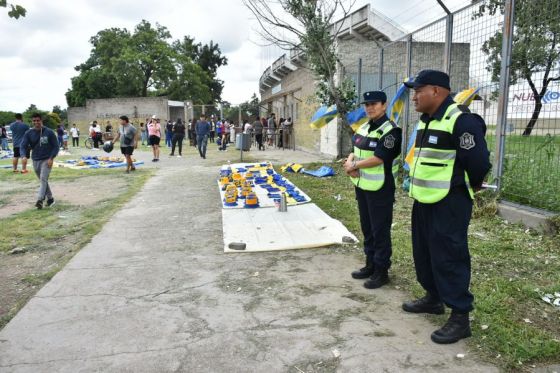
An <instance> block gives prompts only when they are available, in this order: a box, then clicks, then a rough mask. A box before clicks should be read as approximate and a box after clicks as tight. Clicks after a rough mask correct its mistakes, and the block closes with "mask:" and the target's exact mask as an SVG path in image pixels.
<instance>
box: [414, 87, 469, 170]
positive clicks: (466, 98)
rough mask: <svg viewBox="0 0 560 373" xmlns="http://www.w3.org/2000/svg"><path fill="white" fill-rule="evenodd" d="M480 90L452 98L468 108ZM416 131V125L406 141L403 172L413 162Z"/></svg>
mask: <svg viewBox="0 0 560 373" xmlns="http://www.w3.org/2000/svg"><path fill="white" fill-rule="evenodd" d="M479 89H480V88H476V89H475V88H467V89H465V90H463V91H461V92H459V93H457V94H456V95H455V97H454V98H453V100H454V101H455V102H456V103H458V104H460V105H465V106H469V105H470V104H471V102H473V100H474V98H475V97H476V94H477V93H478V91H479ZM417 129H418V124H416V126H414V131H412V134H411V135H410V138H409V139H408V148H407V149H408V151H407V152H406V157H405V158H404V162H405V163H404V166H403V167H404V169H405V170H407V171H408V170H410V166H411V165H412V162H413V161H414V149H415V148H416V146H415V144H416V133H417Z"/></svg>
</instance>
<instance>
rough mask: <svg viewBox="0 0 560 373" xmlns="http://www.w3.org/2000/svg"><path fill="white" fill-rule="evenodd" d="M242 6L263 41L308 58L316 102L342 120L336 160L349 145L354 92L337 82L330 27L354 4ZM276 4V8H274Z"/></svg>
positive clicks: (258, 1)
mask: <svg viewBox="0 0 560 373" xmlns="http://www.w3.org/2000/svg"><path fill="white" fill-rule="evenodd" d="M243 3H244V4H245V6H246V7H247V8H249V10H250V11H251V12H252V13H253V14H254V16H255V17H256V19H257V21H258V23H259V25H260V28H261V32H260V33H261V36H262V37H263V38H264V39H265V40H267V41H268V42H270V43H272V44H274V45H277V46H279V47H281V48H283V49H286V50H296V51H300V52H302V53H303V54H304V55H305V56H306V57H307V61H308V63H309V68H310V69H311V71H312V72H313V73H314V74H315V76H316V78H317V79H318V81H319V84H318V85H317V98H318V100H319V101H320V103H321V104H323V105H327V106H329V105H333V104H334V105H336V107H337V110H338V115H339V117H340V119H341V120H342V123H343V124H342V126H341V127H342V130H341V131H339V144H340V146H339V150H338V153H339V154H338V155H339V157H340V156H342V155H343V153H344V152H345V150H346V149H343V147H342V144H343V143H349V139H350V137H351V133H352V130H351V128H350V126H348V125H347V122H346V114H347V113H348V112H349V111H350V110H352V109H353V108H354V106H355V102H356V92H355V89H354V84H353V83H352V81H350V80H349V79H337V73H338V71H337V65H338V64H339V63H340V60H339V58H338V55H337V51H336V38H337V35H338V32H339V30H338V29H336V28H335V26H334V25H333V23H334V17H335V15H336V16H340V17H341V18H345V17H346V16H347V15H348V14H349V12H350V9H351V8H352V6H353V5H354V3H355V0H278V1H276V2H274V3H271V2H269V1H266V0H243ZM275 4H276V5H277V6H278V8H274V6H275ZM284 14H286V15H287V17H285V16H284ZM344 135H345V136H344ZM343 140H345V141H343Z"/></svg>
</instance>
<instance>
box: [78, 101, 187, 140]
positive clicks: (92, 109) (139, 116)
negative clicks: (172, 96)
mask: <svg viewBox="0 0 560 373" xmlns="http://www.w3.org/2000/svg"><path fill="white" fill-rule="evenodd" d="M167 101H168V99H167V97H130V98H129V97H125V98H108V99H90V100H86V106H85V107H79V108H68V123H69V126H72V124H74V123H76V125H77V126H78V128H79V129H80V134H81V135H82V136H85V135H87V133H88V129H89V123H90V122H92V121H94V120H96V121H97V122H98V123H100V124H102V125H103V128H104V127H105V124H106V123H107V121H110V122H111V123H112V124H113V127H115V126H116V125H118V123H120V120H119V117H120V116H121V115H126V116H128V117H129V119H130V121H131V122H132V123H134V124H135V125H138V124H139V123H141V122H145V121H146V118H149V117H151V116H152V115H156V116H157V117H158V118H160V119H161V120H162V121H163V120H167V119H168V116H169V110H168V102H167ZM181 110H182V109H181ZM175 119H177V118H175Z"/></svg>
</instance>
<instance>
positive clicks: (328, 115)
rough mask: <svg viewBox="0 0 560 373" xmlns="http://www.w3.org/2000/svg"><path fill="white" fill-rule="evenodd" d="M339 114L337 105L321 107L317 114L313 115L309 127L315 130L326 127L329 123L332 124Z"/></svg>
mask: <svg viewBox="0 0 560 373" xmlns="http://www.w3.org/2000/svg"><path fill="white" fill-rule="evenodd" d="M337 113H338V111H337V109H336V105H331V106H321V107H320V108H319V109H318V110H317V111H316V112H315V114H313V117H312V118H311V123H310V124H309V126H310V127H311V128H315V129H318V128H321V127H324V126H326V125H327V123H328V122H330V121H331V120H333V119H334V118H335V117H336V115H337Z"/></svg>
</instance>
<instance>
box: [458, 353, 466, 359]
mask: <svg viewBox="0 0 560 373" xmlns="http://www.w3.org/2000/svg"><path fill="white" fill-rule="evenodd" d="M464 358H465V354H457V359H464Z"/></svg>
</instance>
